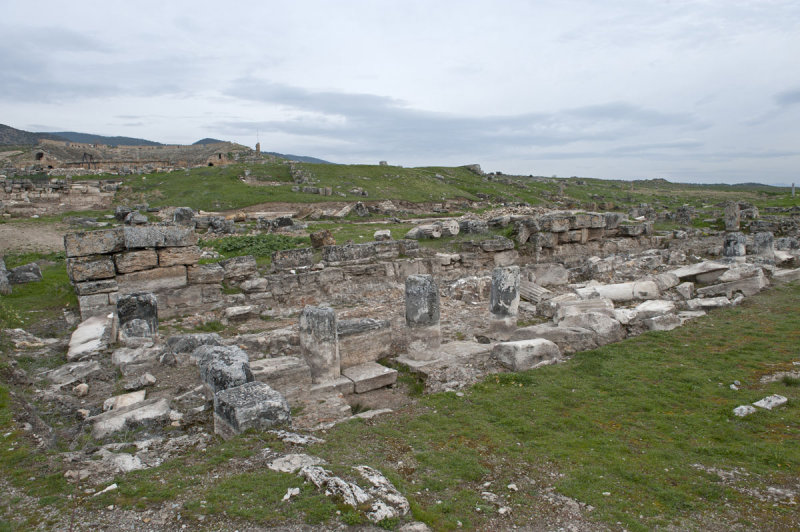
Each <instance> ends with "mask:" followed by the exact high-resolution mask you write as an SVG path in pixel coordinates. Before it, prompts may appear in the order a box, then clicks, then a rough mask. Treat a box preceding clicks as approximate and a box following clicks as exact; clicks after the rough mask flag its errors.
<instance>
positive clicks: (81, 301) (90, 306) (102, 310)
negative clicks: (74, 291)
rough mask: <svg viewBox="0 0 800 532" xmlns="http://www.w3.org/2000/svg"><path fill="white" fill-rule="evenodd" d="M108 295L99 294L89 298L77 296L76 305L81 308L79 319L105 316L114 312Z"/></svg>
mask: <svg viewBox="0 0 800 532" xmlns="http://www.w3.org/2000/svg"><path fill="white" fill-rule="evenodd" d="M109 295H110V294H106V293H100V294H92V295H90V296H78V305H79V306H80V308H81V319H83V320H85V319H88V318H91V317H92V316H106V315H108V314H109V313H110V312H113V311H114V306H113V305H112V304H111V303H110V302H109V299H108V296H109Z"/></svg>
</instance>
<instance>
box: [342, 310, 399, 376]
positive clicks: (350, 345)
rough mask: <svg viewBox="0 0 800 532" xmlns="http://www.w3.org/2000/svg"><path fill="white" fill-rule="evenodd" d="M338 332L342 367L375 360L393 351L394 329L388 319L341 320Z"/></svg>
mask: <svg viewBox="0 0 800 532" xmlns="http://www.w3.org/2000/svg"><path fill="white" fill-rule="evenodd" d="M338 332H339V357H340V360H341V367H342V369H344V368H348V367H351V366H357V365H359V364H364V363H366V362H374V361H376V360H380V359H381V358H384V357H386V356H389V355H390V354H391V353H392V329H391V324H390V322H389V321H388V320H375V319H370V318H365V319H357V320H340V321H339V322H338Z"/></svg>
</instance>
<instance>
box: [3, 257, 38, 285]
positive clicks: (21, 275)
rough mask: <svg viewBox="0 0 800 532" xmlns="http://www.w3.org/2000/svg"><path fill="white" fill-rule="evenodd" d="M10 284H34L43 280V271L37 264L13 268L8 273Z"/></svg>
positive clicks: (32, 263)
mask: <svg viewBox="0 0 800 532" xmlns="http://www.w3.org/2000/svg"><path fill="white" fill-rule="evenodd" d="M6 276H7V278H8V282H9V283H10V284H12V285H14V284H25V283H33V282H36V281H41V280H42V270H41V268H39V265H38V264H37V263H35V262H31V263H30V264H23V265H22V266H17V267H16V268H11V269H10V270H8V271H7V272H6Z"/></svg>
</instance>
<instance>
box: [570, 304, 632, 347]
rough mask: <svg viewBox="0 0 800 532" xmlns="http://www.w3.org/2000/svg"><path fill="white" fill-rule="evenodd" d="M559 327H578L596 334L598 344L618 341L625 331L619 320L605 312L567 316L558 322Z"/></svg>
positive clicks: (622, 337) (623, 336)
mask: <svg viewBox="0 0 800 532" xmlns="http://www.w3.org/2000/svg"><path fill="white" fill-rule="evenodd" d="M558 325H559V326H560V327H580V328H582V329H589V330H590V331H594V332H595V334H597V342H598V344H599V345H603V344H608V343H613V342H619V341H620V340H622V339H624V338H625V331H624V330H623V329H622V325H621V324H620V322H618V321H617V320H615V319H614V318H611V317H609V316H607V315H605V314H600V313H598V312H586V313H584V314H579V315H576V316H568V317H566V318H564V319H563V320H561V321H560V322H558Z"/></svg>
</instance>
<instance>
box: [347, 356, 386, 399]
mask: <svg viewBox="0 0 800 532" xmlns="http://www.w3.org/2000/svg"><path fill="white" fill-rule="evenodd" d="M342 375H344V376H345V377H347V378H348V379H350V380H351V381H353V384H354V385H355V393H364V392H369V391H371V390H377V389H378V388H383V387H384V386H390V385H392V384H394V383H395V382H397V370H395V369H391V368H387V367H385V366H381V365H380V364H378V363H377V362H367V363H365V364H359V365H358V366H350V367H349V368H346V369H343V370H342Z"/></svg>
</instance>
